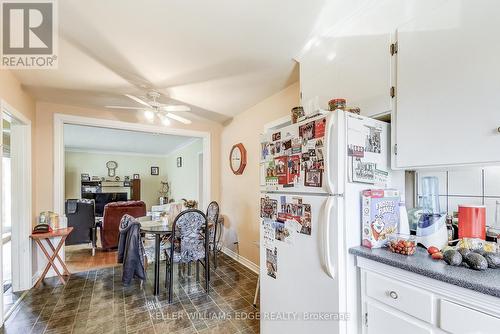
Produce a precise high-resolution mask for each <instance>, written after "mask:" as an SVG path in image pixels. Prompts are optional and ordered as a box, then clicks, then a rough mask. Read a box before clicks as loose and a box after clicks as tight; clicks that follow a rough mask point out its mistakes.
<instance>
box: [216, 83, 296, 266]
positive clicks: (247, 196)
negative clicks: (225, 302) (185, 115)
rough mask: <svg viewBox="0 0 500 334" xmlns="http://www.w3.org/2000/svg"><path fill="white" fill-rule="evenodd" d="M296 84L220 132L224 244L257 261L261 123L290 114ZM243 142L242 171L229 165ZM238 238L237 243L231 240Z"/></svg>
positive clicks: (250, 259)
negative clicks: (244, 161) (244, 162)
mask: <svg viewBox="0 0 500 334" xmlns="http://www.w3.org/2000/svg"><path fill="white" fill-rule="evenodd" d="M299 94H300V93H299V84H298V83H295V84H293V85H291V86H289V87H288V88H286V89H284V90H282V91H281V92H279V93H277V94H275V95H272V96H271V97H268V98H267V99H265V100H263V101H262V102H260V103H259V104H257V105H255V106H254V107H252V108H250V109H248V110H246V111H244V112H243V113H241V114H239V115H237V116H236V117H235V118H234V119H233V120H232V122H231V123H230V124H228V125H227V126H226V127H225V128H224V130H223V131H222V135H221V156H220V166H221V213H222V215H223V216H224V218H225V221H224V240H223V244H224V246H225V247H227V248H229V249H230V250H232V251H234V252H238V253H239V255H240V256H241V257H243V258H244V259H246V260H248V261H250V262H252V263H254V264H258V263H259V249H258V247H257V246H256V244H255V242H256V241H258V240H259V221H260V220H259V198H260V193H259V190H260V189H259V159H260V156H259V154H260V153H259V152H260V148H259V146H260V134H261V133H262V132H263V126H264V124H266V123H268V122H271V121H274V120H276V119H279V118H281V117H283V116H288V115H290V109H291V108H292V107H295V106H297V105H299ZM238 143H242V144H243V145H244V146H245V148H246V151H247V166H246V168H245V171H244V172H243V174H242V175H234V174H233V172H232V171H231V168H230V167H229V152H230V151H231V148H232V146H233V145H235V144H238ZM235 242H238V245H235V244H234V243H235Z"/></svg>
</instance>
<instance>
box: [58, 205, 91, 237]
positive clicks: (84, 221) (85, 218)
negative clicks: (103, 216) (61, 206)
mask: <svg viewBox="0 0 500 334" xmlns="http://www.w3.org/2000/svg"><path fill="white" fill-rule="evenodd" d="M65 206H66V208H65V212H66V217H67V218H68V227H73V232H71V233H70V234H69V235H68V238H67V239H66V245H79V244H85V243H90V242H91V241H92V228H93V227H94V225H95V208H94V207H95V204H94V201H93V200H88V199H68V200H66V205H65Z"/></svg>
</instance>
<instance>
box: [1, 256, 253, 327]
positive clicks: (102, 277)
mask: <svg viewBox="0 0 500 334" xmlns="http://www.w3.org/2000/svg"><path fill="white" fill-rule="evenodd" d="M153 267H154V266H149V268H148V280H147V281H146V283H145V284H144V285H143V287H141V285H140V283H139V282H135V283H133V284H131V285H130V286H128V287H124V286H123V285H122V283H121V267H119V266H117V267H116V266H115V267H112V268H102V269H98V270H90V271H86V272H81V273H75V274H73V275H72V276H71V278H70V280H69V282H68V283H67V285H66V286H64V285H61V284H60V283H59V282H58V281H56V280H55V279H47V280H46V284H45V285H43V286H42V287H40V288H38V289H32V290H30V291H29V293H28V295H27V296H26V297H25V298H24V299H23V300H22V301H21V304H20V306H19V307H18V308H17V309H16V310H15V312H14V313H13V314H12V315H11V316H10V317H9V319H7V321H6V322H5V325H4V328H3V329H2V331H0V332H1V333H23V334H27V333H75V334H76V333H93V334H94V333H179V334H188V333H200V334H201V333H227V334H231V333H258V332H259V320H258V317H257V315H258V306H257V308H254V307H253V306H252V302H253V297H254V292H255V284H256V281H257V275H256V274H255V273H253V272H251V271H250V270H248V269H247V268H245V267H243V266H242V265H240V264H239V263H237V262H236V261H234V260H232V259H230V258H228V257H227V256H225V255H220V256H219V266H218V267H217V269H216V270H212V277H211V282H210V286H211V290H210V294H209V295H208V296H207V295H206V294H205V291H204V289H203V286H204V285H203V278H201V277H200V281H196V277H195V276H194V275H193V276H188V274H187V270H184V272H179V271H178V270H175V275H174V277H175V282H174V283H175V284H174V301H173V303H172V304H170V305H169V304H168V302H167V293H166V289H165V288H164V286H163V285H162V286H161V292H160V295H159V296H158V297H154V296H153V295H152V290H153V288H152V279H153V274H152V270H153ZM192 272H193V273H194V272H195V270H192ZM163 275H164V268H163V267H162V276H161V277H162V282H163V279H164V276H163Z"/></svg>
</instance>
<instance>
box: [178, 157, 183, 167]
mask: <svg viewBox="0 0 500 334" xmlns="http://www.w3.org/2000/svg"><path fill="white" fill-rule="evenodd" d="M177 167H182V157H177Z"/></svg>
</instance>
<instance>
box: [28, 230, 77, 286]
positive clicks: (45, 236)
mask: <svg viewBox="0 0 500 334" xmlns="http://www.w3.org/2000/svg"><path fill="white" fill-rule="evenodd" d="M71 231H73V227H67V228H61V229H57V230H54V231H52V232H47V233H33V234H31V235H30V238H31V239H33V240H35V242H36V243H37V245H38V246H40V248H41V250H42V252H43V253H44V254H45V256H46V257H47V260H49V262H48V263H47V265H46V266H45V269H44V270H43V272H42V274H41V275H40V278H39V279H38V280H37V281H36V283H35V287H38V286H40V284H42V282H43V280H44V278H45V276H46V275H47V273H48V271H49V269H50V267H52V268H54V271H55V272H56V274H57V276H58V277H59V280H60V281H61V283H62V284H66V282H67V280H65V279H64V276H68V279H69V275H70V272H69V270H68V268H67V267H66V264H65V263H64V261H63V260H62V259H61V257H60V256H59V251H60V250H61V248H62V246H63V245H64V241H65V240H66V238H67V237H68V235H69V234H70V233H71ZM58 237H60V238H61V240H60V241H59V243H58V244H57V247H54V245H53V244H52V242H51V241H50V239H53V238H58ZM42 240H45V241H46V242H47V245H48V246H49V248H50V249H51V250H52V255H50V254H49V252H48V251H47V249H46V248H45V247H44V245H43V242H42ZM55 259H58V260H59V263H61V266H62V268H63V270H64V272H63V274H61V273H60V272H59V269H57V266H56V263H55ZM63 275H64V276H63Z"/></svg>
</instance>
